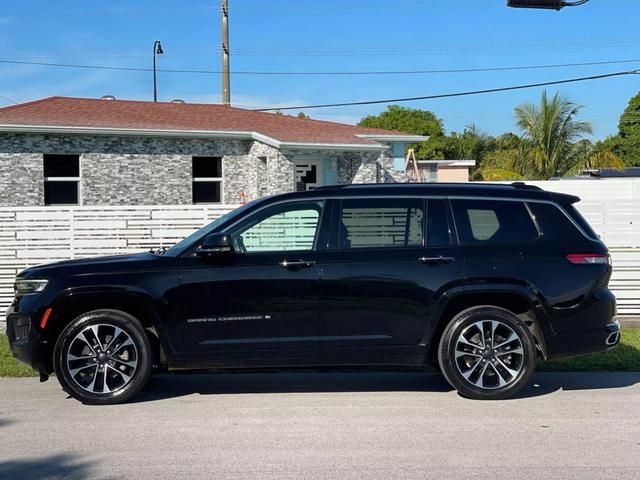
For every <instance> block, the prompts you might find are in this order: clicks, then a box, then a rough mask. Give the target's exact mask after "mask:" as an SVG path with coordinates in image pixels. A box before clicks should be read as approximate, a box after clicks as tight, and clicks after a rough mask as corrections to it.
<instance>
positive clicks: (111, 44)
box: [0, 0, 640, 139]
mask: <svg viewBox="0 0 640 480" xmlns="http://www.w3.org/2000/svg"><path fill="white" fill-rule="evenodd" d="M505 4H506V0H457V1H454V0H402V1H399V0H396V1H389V0H351V1H345V0H271V1H267V0H230V7H231V48H232V50H234V51H235V53H234V54H233V57H232V63H231V66H232V71H233V70H235V71H240V70H252V71H274V70H277V71H354V70H412V69H413V70H415V69H421V70H424V69H459V68H484V67H503V66H520V65H539V64H557V63H576V62H598V61H612V60H631V59H640V33H638V28H637V23H638V19H639V18H640V2H638V0H591V2H590V3H589V4H587V5H586V6H583V7H579V8H572V9H564V10H563V11H561V12H554V11H536V10H515V9H509V8H507V7H506V6H505ZM219 6H220V2H219V0H208V1H206V0H183V1H176V0H171V1H170V0H153V1H151V0H135V1H133V0H126V1H125V0H110V1H96V0H82V1H77V0H69V1H64V0H60V1H57V2H51V1H50V0H48V1H44V0H29V1H23V2H13V1H12V2H9V1H6V2H3V8H2V10H1V11H0V60H23V61H24V60H26V61H36V62H51V63H56V62H57V63H73V64H87V65H108V66H126V67H143V68H145V67H147V68H148V67H150V66H151V52H152V45H153V41H154V40H155V39H160V40H161V41H162V44H163V47H164V50H165V52H166V53H165V55H164V57H163V58H162V59H161V60H160V64H159V67H160V68H168V69H200V70H202V69H204V70H219V68H220V48H219V43H220V18H219V17H220V12H219ZM634 68H640V61H639V62H636V63H628V64H619V65H600V66H589V67H571V68H557V69H548V70H521V71H511V72H483V73H455V74H430V75H406V76H248V75H239V74H238V75H233V77H232V101H233V102H234V104H236V105H238V106H248V107H258V106H265V107H271V106H283V105H291V104H295V105H298V104H314V103H318V102H320V103H324V102H343V101H357V100H368V99H379V98H394V97H410V96H420V95H432V94H440V93H448V92H455V91H465V90H474V89H483V88H491V87H499V86H508V85H515V84H523V83H533V82H541V81H548V80H557V79H565V78H572V77H580V76H586V75H591V74H598V73H607V72H615V71H622V70H630V69H634ZM556 90H559V91H560V92H561V93H562V94H564V95H566V96H568V97H570V98H571V99H572V100H573V101H575V102H577V103H580V104H582V105H584V106H585V109H584V111H583V114H582V118H583V119H584V120H589V121H591V122H592V123H593V125H594V130H595V132H594V138H596V139H600V138H604V137H606V136H607V135H610V134H612V133H615V131H616V125H617V121H618V118H619V115H620V113H621V112H622V110H623V109H624V107H625V106H626V104H627V102H628V100H629V98H630V97H631V96H632V95H634V94H635V93H637V92H638V91H639V90H640V76H628V77H622V78H617V79H608V80H601V81H595V82H589V83H582V84H573V85H564V86H561V87H559V88H558V89H556V88H555V87H550V88H549V91H550V92H555V91H556ZM219 92H220V76H219V75H201V74H198V75H196V74H177V73H160V74H159V96H160V99H161V100H171V99H174V98H182V99H184V100H186V101H189V102H218V101H219V100H220V94H219ZM540 93H541V90H540V89H533V90H527V91H516V92H509V93H500V94H492V95H484V96H477V97H464V98H454V99H441V100H432V101H422V102H412V103H408V104H407V105H408V106H412V107H416V108H424V109H429V110H432V111H433V112H435V113H436V114H437V115H438V116H439V117H440V118H442V119H443V120H444V123H445V127H446V129H447V130H448V131H451V130H456V131H461V130H462V129H464V127H465V125H469V124H471V123H475V124H476V125H477V126H479V127H480V129H482V130H483V131H486V132H488V133H490V134H494V135H497V134H500V133H503V132H506V131H513V130H515V127H514V119H513V108H514V107H515V106H516V105H518V104H520V103H523V102H536V101H538V100H539V97H540ZM105 94H111V95H115V96H116V97H118V98H122V99H141V100H149V99H151V95H152V83H151V74H150V73H147V72H120V71H105V70H89V69H87V70H82V69H64V68H51V67H43V66H35V65H12V64H2V63H0V96H1V97H0V105H9V104H10V103H9V100H12V101H15V102H22V101H27V100H33V99H38V98H42V97H45V96H50V95H67V96H86V97H99V96H102V95H105ZM2 97H6V98H2ZM7 99H9V100H7ZM384 108H385V107H384V106H382V105H374V106H366V107H344V108H336V109H322V110H313V111H308V112H307V113H309V114H310V115H311V116H313V117H314V118H321V119H327V120H334V121H344V122H349V123H355V122H357V121H358V120H359V119H360V118H361V117H362V116H364V115H368V114H375V113H378V112H379V111H381V110H383V109H384Z"/></svg>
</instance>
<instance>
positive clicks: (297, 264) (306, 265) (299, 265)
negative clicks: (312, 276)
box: [280, 260, 316, 268]
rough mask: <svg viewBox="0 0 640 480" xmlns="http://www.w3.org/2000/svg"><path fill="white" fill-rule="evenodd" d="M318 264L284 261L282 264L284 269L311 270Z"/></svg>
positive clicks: (302, 261)
mask: <svg viewBox="0 0 640 480" xmlns="http://www.w3.org/2000/svg"><path fill="white" fill-rule="evenodd" d="M315 264H316V262H315V261H313V260H283V261H281V262H280V266H281V267H282V268H309V267H313V266H314V265H315Z"/></svg>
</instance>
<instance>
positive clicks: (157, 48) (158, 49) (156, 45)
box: [153, 40, 164, 102]
mask: <svg viewBox="0 0 640 480" xmlns="http://www.w3.org/2000/svg"><path fill="white" fill-rule="evenodd" d="M163 53H164V50H162V45H161V44H160V40H156V41H155V42H153V101H154V102H157V101H158V83H157V80H156V57H157V56H159V55H162V54H163Z"/></svg>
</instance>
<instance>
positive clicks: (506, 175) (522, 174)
mask: <svg viewBox="0 0 640 480" xmlns="http://www.w3.org/2000/svg"><path fill="white" fill-rule="evenodd" d="M581 109H582V107H581V106H580V105H576V104H575V103H573V102H571V101H569V100H568V99H566V98H563V97H560V96H559V95H558V94H556V95H554V97H553V98H551V99H549V98H548V97H547V94H546V92H544V93H543V94H542V99H541V102H540V105H532V104H524V105H520V106H519V107H517V108H516V110H515V113H516V124H517V126H518V127H519V128H520V129H521V130H522V131H523V136H522V137H521V138H520V139H519V140H516V139H515V138H514V137H513V136H509V137H505V136H503V137H501V138H500V139H499V140H498V141H497V142H496V143H497V144H498V145H500V146H503V147H506V148H504V149H503V150H502V151H500V153H495V152H494V153H492V154H489V155H487V158H486V161H485V162H483V164H482V165H481V167H480V168H479V169H478V172H477V176H478V177H480V178H483V179H485V180H514V179H531V180H545V179H548V178H551V177H554V176H561V175H575V174H578V173H580V172H581V171H583V170H585V169H589V168H621V167H622V166H623V162H622V160H621V159H620V158H618V157H617V156H616V155H615V154H613V153H612V152H610V151H606V150H604V151H599V150H598V149H596V148H595V147H594V145H593V144H592V143H591V142H589V141H588V140H585V139H584V138H583V137H584V136H585V135H587V134H591V133H592V128H591V124H589V123H588V122H583V121H579V120H577V119H576V117H577V115H578V114H579V113H580V110H581Z"/></svg>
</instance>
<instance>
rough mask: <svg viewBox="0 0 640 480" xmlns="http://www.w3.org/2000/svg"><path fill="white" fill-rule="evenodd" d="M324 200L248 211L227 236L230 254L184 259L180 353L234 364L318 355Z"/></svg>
mask: <svg viewBox="0 0 640 480" xmlns="http://www.w3.org/2000/svg"><path fill="white" fill-rule="evenodd" d="M322 211H323V202H317V201H306V202H304V201H302V202H289V203H283V204H279V205H275V206H272V207H267V208H265V209H263V210H260V211H258V212H256V213H254V214H253V215H252V216H250V217H248V218H247V219H245V220H243V221H242V222H241V223H239V224H237V225H236V226H232V227H231V228H230V229H229V230H228V232H227V233H230V234H231V236H232V238H233V242H234V250H235V251H234V252H233V253H232V254H229V255H228V256H226V257H224V258H221V259H217V260H215V261H207V260H205V259H201V258H197V257H193V258H187V259H185V266H184V268H183V269H182V271H181V285H180V295H179V296H180V298H181V305H182V312H181V315H180V316H181V320H180V321H181V322H182V325H181V330H182V331H183V339H184V341H183V345H184V348H185V351H186V352H194V353H201V354H208V355H213V356H222V357H229V358H241V359H250V358H254V359H268V358H273V357H277V358H283V357H284V358H293V357H296V356H315V355H317V353H318V349H317V341H318V339H317V336H318V324H317V320H318V288H319V266H318V265H317V263H318V258H317V251H316V245H315V243H316V236H317V233H318V230H319V228H320V221H321V218H322Z"/></svg>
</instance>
